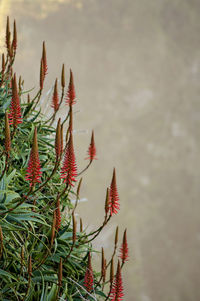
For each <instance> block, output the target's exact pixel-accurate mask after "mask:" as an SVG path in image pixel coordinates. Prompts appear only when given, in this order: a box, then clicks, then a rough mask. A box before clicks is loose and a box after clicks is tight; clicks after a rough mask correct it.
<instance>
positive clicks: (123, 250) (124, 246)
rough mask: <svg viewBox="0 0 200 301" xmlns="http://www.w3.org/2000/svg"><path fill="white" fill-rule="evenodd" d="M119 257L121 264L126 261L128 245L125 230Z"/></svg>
mask: <svg viewBox="0 0 200 301" xmlns="http://www.w3.org/2000/svg"><path fill="white" fill-rule="evenodd" d="M119 257H120V258H121V260H122V263H124V262H125V261H127V260H128V244H127V236H126V230H125V231H124V236H123V242H122V245H121V248H120V255H119Z"/></svg>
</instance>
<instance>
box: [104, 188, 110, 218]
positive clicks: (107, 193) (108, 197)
mask: <svg viewBox="0 0 200 301" xmlns="http://www.w3.org/2000/svg"><path fill="white" fill-rule="evenodd" d="M109 203H110V191H109V188H107V190H106V200H105V213H106V216H107V215H108V211H109Z"/></svg>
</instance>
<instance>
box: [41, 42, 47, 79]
mask: <svg viewBox="0 0 200 301" xmlns="http://www.w3.org/2000/svg"><path fill="white" fill-rule="evenodd" d="M42 62H43V74H44V78H45V76H46V75H47V70H48V66H47V54H46V47H45V42H43V45H42Z"/></svg>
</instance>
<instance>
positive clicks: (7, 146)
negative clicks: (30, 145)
mask: <svg viewBox="0 0 200 301" xmlns="http://www.w3.org/2000/svg"><path fill="white" fill-rule="evenodd" d="M10 149H11V138H10V126H9V120H8V113H7V112H6V114H5V150H6V154H7V156H8V157H9V155H10Z"/></svg>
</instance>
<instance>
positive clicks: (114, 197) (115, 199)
mask: <svg viewBox="0 0 200 301" xmlns="http://www.w3.org/2000/svg"><path fill="white" fill-rule="evenodd" d="M109 209H110V214H111V215H113V213H114V214H117V213H118V210H119V195H118V192H117V184H116V172H115V168H114V170H113V177H112V181H111V185H110V204H109Z"/></svg>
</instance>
